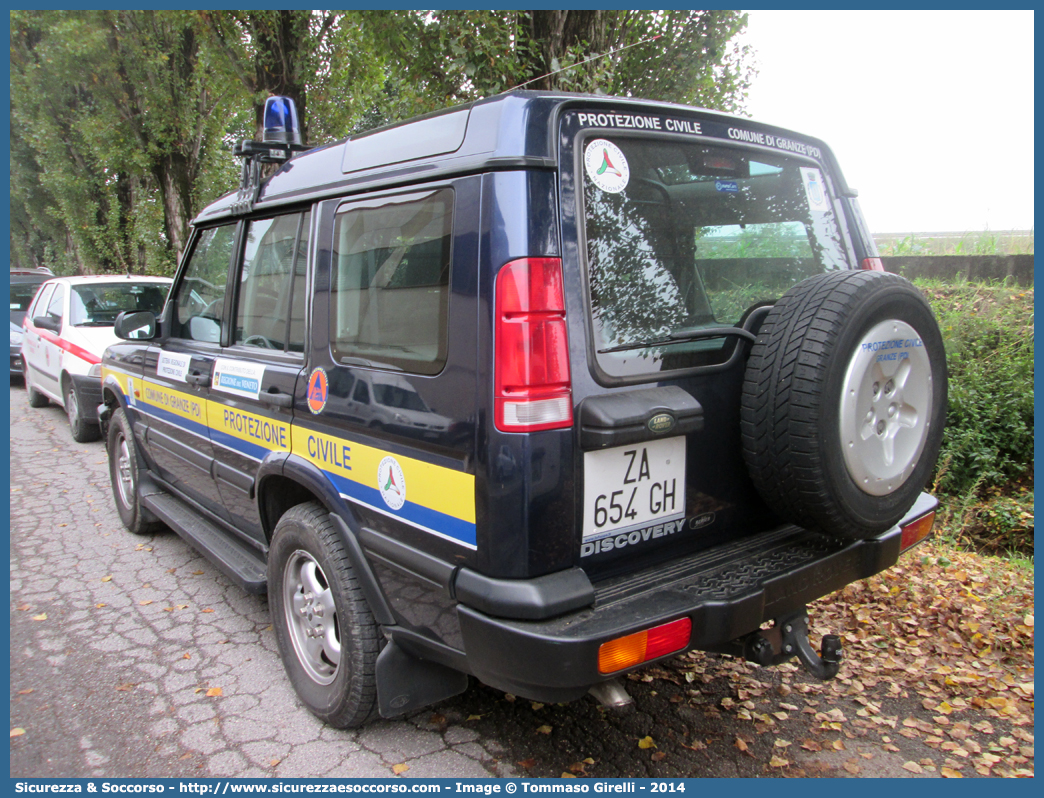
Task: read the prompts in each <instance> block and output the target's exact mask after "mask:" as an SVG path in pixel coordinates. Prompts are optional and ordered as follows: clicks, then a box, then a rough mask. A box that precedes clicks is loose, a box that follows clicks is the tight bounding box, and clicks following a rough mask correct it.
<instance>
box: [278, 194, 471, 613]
mask: <svg viewBox="0 0 1044 798" xmlns="http://www.w3.org/2000/svg"><path fill="white" fill-rule="evenodd" d="M479 187H480V180H479V178H476V177H465V178H460V179H456V180H452V181H446V182H443V183H438V184H431V185H426V186H422V187H411V188H410V189H404V190H402V191H399V192H395V193H391V192H388V193H384V194H379V195H373V196H369V197H367V198H365V199H353V200H348V201H338V202H329V203H325V204H324V205H323V206H322V219H321V223H320V225H319V227H318V233H317V235H318V236H319V237H320V239H319V245H318V246H319V250H318V261H317V263H318V271H317V274H316V288H315V295H314V306H313V311H312V314H311V318H312V320H313V329H312V342H313V343H312V359H311V362H310V363H309V365H308V378H309V393H308V398H309V401H308V409H309V411H310V412H307V413H305V414H303V415H302V414H300V413H299V415H298V417H297V418H296V419H295V423H294V453H295V454H300V455H301V456H302V457H304V458H306V459H308V460H309V461H311V462H312V463H314V464H315V465H316V466H317V467H318V468H320V469H321V470H322V471H324V472H325V473H326V475H327V476H328V478H329V479H330V480H331V481H332V482H333V483H334V484H335V485H336V486H337V489H338V490H339V492H340V493H341V494H342V495H343V496H344V497H345V498H346V499H347V500H348V501H349V503H350V504H351V505H352V508H353V510H354V511H355V512H356V513H357V515H358V517H359V518H360V520H361V521H362V523H363V524H364V525H365V526H366V527H368V528H369V529H371V530H373V531H374V532H376V533H377V534H378V535H381V536H383V537H386V538H389V539H391V540H393V541H397V542H401V543H405V544H408V545H409V546H412V547H414V548H417V549H420V550H422V551H426V552H429V553H431V554H434V555H436V556H437V557H439V558H441V559H443V560H444V561H448V562H468V561H469V560H470V558H471V557H472V556H473V553H474V552H475V549H476V535H475V429H476V423H477V420H476V406H475V395H476V393H475V392H476V377H475V370H476V349H477V342H476V340H477V336H476V323H477V306H476V291H477V283H478V274H477V268H476V266H477V262H478V247H479V240H478V233H477V227H478V219H479V196H480V192H479ZM313 387H314V388H315V390H313ZM382 578H383V577H382ZM429 587H430V586H429ZM408 605H409V602H405V603H404V604H403V607H402V608H403V609H404V611H406V612H412V610H411V608H410V607H409V606H408ZM396 608H397V609H400V607H399V605H396ZM416 609H418V608H417V607H414V608H413V610H416ZM413 620H414V622H417V623H421V619H420V618H419V617H418V618H414V619H413ZM424 625H427V624H426V623H425V624H424Z"/></svg>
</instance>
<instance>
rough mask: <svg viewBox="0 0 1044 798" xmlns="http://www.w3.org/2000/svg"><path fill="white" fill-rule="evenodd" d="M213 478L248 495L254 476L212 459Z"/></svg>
mask: <svg viewBox="0 0 1044 798" xmlns="http://www.w3.org/2000/svg"><path fill="white" fill-rule="evenodd" d="M214 478H215V479H217V480H218V481H220V482H223V483H224V484H226V485H228V486H230V487H233V488H235V489H236V490H238V491H241V492H242V493H246V494H248V495H249V494H250V493H251V491H252V489H253V487H254V478H253V477H252V476H251V475H250V474H247V473H246V472H244V471H240V470H239V469H238V468H232V466H230V465H227V464H225V463H222V462H221V461H220V460H215V461H214Z"/></svg>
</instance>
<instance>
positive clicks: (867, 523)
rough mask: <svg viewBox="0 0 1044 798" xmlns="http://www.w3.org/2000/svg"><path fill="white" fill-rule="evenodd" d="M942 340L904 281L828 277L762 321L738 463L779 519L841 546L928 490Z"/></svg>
mask: <svg viewBox="0 0 1044 798" xmlns="http://www.w3.org/2000/svg"><path fill="white" fill-rule="evenodd" d="M946 391H947V376H946V355H945V351H944V349H943V342H942V335H941V334H940V332H939V326H938V324H937V323H936V321H935V317H934V316H933V315H932V311H931V308H930V307H929V306H928V303H927V302H926V301H925V299H924V297H923V296H922V295H921V293H920V292H919V291H918V290H917V289H916V288H914V287H913V286H912V285H911V284H910V283H909V282H908V281H907V280H905V279H903V278H902V277H899V276H898V275H894V274H888V273H885V272H874V271H846V272H829V273H826V274H821V275H817V276H815V277H811V278H809V279H808V280H805V281H803V282H801V283H799V284H798V285H796V286H794V287H793V288H792V289H791V290H790V291H788V292H787V293H786V294H785V295H784V296H783V297H782V298H780V300H779V301H778V302H777V303H776V304H775V305H774V306H773V308H772V310H770V311H769V313H768V314H767V315H766V317H765V320H764V322H763V324H762V325H761V329H760V331H759V333H758V336H757V340H756V341H755V343H754V346H753V348H752V350H751V354H750V359H749V360H748V362H747V369H746V373H745V377H744V383H743V399H742V413H741V431H742V438H743V456H744V459H745V460H746V463H747V468H748V470H749V472H750V475H751V478H752V479H753V480H754V484H755V485H756V486H757V489H758V491H759V492H760V494H761V496H762V497H763V498H764V499H765V501H766V502H767V503H768V505H769V506H770V507H771V508H773V510H775V512H776V513H777V514H778V515H779V516H780V517H781V518H782V519H784V520H787V521H791V522H793V523H796V524H799V525H801V526H804V527H807V528H809V529H815V530H818V531H820V532H823V533H826V534H830V535H834V536H837V537H841V538H848V539H861V538H866V537H872V536H874V535H877V534H880V533H881V532H884V531H885V530H887V529H889V528H891V527H892V526H894V525H895V524H896V523H897V522H898V521H899V520H901V519H902V517H903V515H904V514H905V513H906V512H907V510H909V509H910V507H911V506H912V505H913V503H914V501H916V499H917V497H918V495H919V494H920V492H921V490H922V489H923V488H924V486H925V484H926V482H927V481H928V479H929V477H930V475H931V472H932V469H933V468H934V467H935V461H936V459H937V458H938V455H939V447H940V445H941V443H942V433H943V426H944V422H945V414H946Z"/></svg>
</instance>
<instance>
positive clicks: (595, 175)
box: [584, 139, 631, 194]
mask: <svg viewBox="0 0 1044 798" xmlns="http://www.w3.org/2000/svg"><path fill="white" fill-rule="evenodd" d="M584 169H585V170H586V171H587V176H588V177H589V178H591V182H592V183H594V184H595V185H596V186H598V188H600V189H602V191H606V192H608V193H610V194H619V193H620V192H621V191H623V190H624V189H625V188H627V183H628V182H629V181H630V179H631V168H630V167H629V166H628V165H627V158H625V157H624V154H623V150H621V149H620V148H619V147H617V146H616V145H615V144H613V143H612V142H611V141H608V140H607V139H595V140H594V141H592V142H589V143H588V145H587V148H586V149H585V150H584Z"/></svg>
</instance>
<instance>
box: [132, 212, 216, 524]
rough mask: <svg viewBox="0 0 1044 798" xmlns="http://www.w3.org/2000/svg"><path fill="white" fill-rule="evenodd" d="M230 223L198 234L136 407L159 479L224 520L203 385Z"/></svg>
mask: <svg viewBox="0 0 1044 798" xmlns="http://www.w3.org/2000/svg"><path fill="white" fill-rule="evenodd" d="M236 235H237V225H236V224H235V223H230V224H225V225H220V226H217V227H211V228H207V229H205V230H201V231H200V232H198V233H197V235H196V237H195V239H194V242H193V244H192V250H191V254H190V255H189V258H188V262H187V263H186V265H185V267H184V269H183V270H182V273H181V275H180V277H179V278H178V280H177V282H176V283H175V285H174V287H173V289H172V291H173V293H172V297H171V301H170V303H169V305H170V306H169V308H168V313H169V317H168V318H169V322H168V325H167V326H168V329H166V330H164V331H163V332H164V333H165V335H164V337H163V338H161V339H159V340H158V341H157V342H156V343H155V344H153V345H151V346H150V347H149V350H148V352H147V354H146V360H145V366H144V370H143V373H142V386H141V390H140V392H138V393H140V395H136V396H135V408H136V409H137V410H138V411H139V412H141V413H143V414H144V415H145V416H146V417H147V424H148V428H147V430H146V434H145V441H146V445H147V447H148V452H149V454H150V455H151V457H152V459H153V461H154V462H155V463H156V465H157V466H158V468H159V473H160V476H161V477H162V478H163V479H165V480H166V481H167V482H169V483H170V484H171V486H172V487H174V488H175V489H176V490H178V491H179V492H181V493H182V494H183V495H184V496H186V497H188V498H189V499H192V500H193V501H195V502H197V503H198V504H199V505H201V506H202V507H204V508H205V509H206V510H208V511H209V512H211V513H213V514H214V515H216V516H218V517H219V518H221V519H223V520H227V519H228V513H227V512H226V511H225V509H224V507H223V505H222V502H221V496H220V494H219V492H218V488H217V483H216V482H215V481H214V476H213V470H214V447H213V445H212V444H211V441H210V432H209V429H208V422H209V409H208V402H207V400H208V397H209V395H210V382H211V379H212V375H213V373H214V365H215V363H216V362H217V360H218V358H219V357H220V355H221V330H222V323H223V319H224V318H225V317H226V305H227V301H226V300H227V294H228V287H229V286H228V272H229V266H230V263H231V258H232V252H233V250H234V247H235V242H236Z"/></svg>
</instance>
